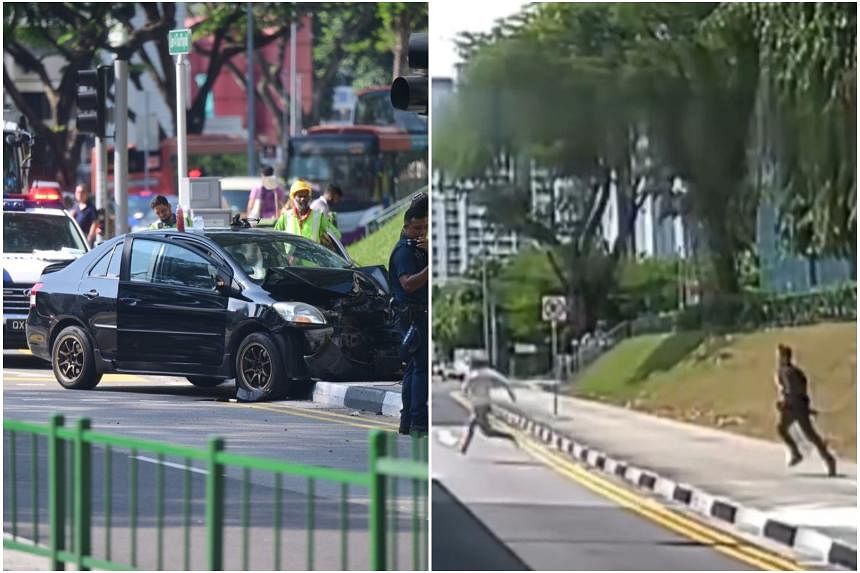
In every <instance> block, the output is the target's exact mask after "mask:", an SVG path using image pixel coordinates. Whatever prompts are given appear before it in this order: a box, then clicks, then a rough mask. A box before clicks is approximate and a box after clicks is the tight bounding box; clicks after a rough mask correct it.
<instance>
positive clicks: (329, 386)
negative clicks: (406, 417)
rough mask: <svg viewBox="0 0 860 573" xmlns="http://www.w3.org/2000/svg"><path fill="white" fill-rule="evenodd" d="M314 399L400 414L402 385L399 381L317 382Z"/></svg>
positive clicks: (359, 408) (383, 413)
mask: <svg viewBox="0 0 860 573" xmlns="http://www.w3.org/2000/svg"><path fill="white" fill-rule="evenodd" d="M312 400H313V401H314V402H316V403H318V404H322V405H323V406H329V407H332V408H352V409H353V410H363V411H365V412H371V413H373V414H381V415H383V416H400V408H401V385H400V383H398V382H317V383H316V384H314V391H313V397H312Z"/></svg>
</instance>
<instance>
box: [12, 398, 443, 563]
mask: <svg viewBox="0 0 860 573" xmlns="http://www.w3.org/2000/svg"><path fill="white" fill-rule="evenodd" d="M3 430H4V441H5V443H6V447H5V448H4V451H5V452H6V453H5V456H6V459H5V460H4V461H5V463H4V468H5V471H6V475H5V476H4V477H5V484H6V485H5V487H4V493H5V495H6V504H5V508H6V509H5V511H4V513H5V514H6V515H4V532H5V534H6V535H5V536H4V541H3V546H4V547H5V548H7V549H12V550H17V551H22V552H26V553H30V554H33V555H37V556H42V557H47V558H48V559H49V560H50V567H51V569H52V570H62V569H65V565H66V564H67V563H71V564H74V565H75V566H76V568H77V569H79V570H90V569H93V568H98V569H106V570H132V569H138V568H141V569H150V568H151V569H158V570H161V569H165V568H167V569H183V570H190V569H192V568H193V569H209V570H222V569H225V568H229V569H242V570H249V569H251V568H253V569H260V567H261V565H262V564H263V557H264V553H265V551H264V550H266V549H269V550H270V551H271V553H270V555H271V560H270V561H268V563H270V564H271V567H272V568H273V569H274V570H281V569H283V568H285V567H284V558H285V557H290V558H292V559H293V561H295V558H296V556H297V555H298V554H299V553H298V551H299V549H300V546H301V545H302V544H303V545H304V550H305V551H304V553H305V560H304V564H300V565H298V568H301V569H307V570H314V569H315V568H318V567H319V568H321V569H328V570H331V569H341V570H345V569H349V568H350V565H351V564H352V565H353V567H352V568H357V569H371V570H385V569H404V568H409V567H408V566H409V565H411V568H412V569H413V570H421V569H424V570H426V569H427V564H428V558H427V515H428V512H427V487H428V485H427V482H428V465H427V440H426V438H421V439H417V438H412V439H411V443H410V445H411V451H410V452H409V457H403V458H398V457H397V447H396V445H397V442H396V439H397V436H396V435H395V434H393V433H383V432H382V431H379V430H372V431H371V432H370V440H369V459H368V470H367V471H366V472H361V471H354V470H344V469H335V468H329V467H322V466H313V465H306V464H297V463H291V462H287V461H282V460H278V459H271V458H264V457H257V456H249V455H242V454H238V453H233V452H231V451H226V450H225V442H224V440H223V439H222V438H217V437H213V438H211V439H210V440H209V442H208V447H207V448H205V449H202V448H194V447H189V446H182V445H174V444H167V443H163V442H158V441H153V440H145V439H139V438H129V437H125V436H119V435H113V434H107V433H102V432H96V431H94V430H92V429H91V427H90V421H89V420H88V419H86V418H84V419H80V420H78V421H77V423H76V424H75V426H74V427H73V428H72V427H66V426H64V419H63V416H62V415H60V414H55V415H54V416H52V417H51V419H50V422H49V423H48V424H34V423H30V422H22V421H16V420H4V421H3ZM27 437H29V439H27ZM21 438H24V439H23V440H22V439H21ZM22 441H24V442H29V443H28V444H27V445H29V448H26V449H25V450H20V448H19V446H20V445H21V444H20V443H19V442H22ZM43 441H44V442H46V444H45V446H44V447H43V448H40V442H43ZM45 448H46V453H47V479H45V478H44V477H43V476H42V475H41V474H40V471H41V466H40V460H41V459H42V452H44V451H45ZM117 450H123V451H127V452H128V456H127V458H128V461H127V466H125V467H123V466H122V464H117V463H116V462H117V461H122V460H121V459H119V458H120V456H119V455H117ZM22 452H23V453H24V454H25V455H27V456H28V458H29V464H27V463H24V464H23V465H22V464H21V463H19V459H18V458H19V457H22V456H21V455H20V454H21V453H22ZM142 454H148V455H149V456H154V459H153V457H149V456H144V455H142ZM96 457H101V458H102V463H101V464H98V463H96V462H95V458H96ZM171 460H178V463H177V462H174V461H171ZM141 461H143V462H147V464H146V466H147V468H149V470H150V471H143V470H142V468H141V465H142V464H141V463H140V462H141ZM99 465H101V468H99V467H98V466H99ZM168 470H169V471H171V478H172V479H171V480H169V483H168V481H166V479H165V473H166V471H168ZM176 472H178V474H177V473H176ZM230 472H233V474H236V473H238V474H239V475H238V476H237V475H230ZM121 473H125V474H126V475H125V476H124V477H125V479H124V480H122V479H121V477H122V476H121V477H118V476H117V474H121ZM201 475H202V476H205V477H204V478H202V481H203V483H202V484H200V483H196V484H195V483H194V482H195V481H197V482H199V481H200V479H199V478H198V477H197V476H201ZM260 475H269V476H271V479H272V482H273V484H272V486H271V487H270V486H269V485H268V482H266V481H261V480H260V479H259V477H260ZM252 477H254V478H258V479H252ZM118 481H124V482H125V485H126V486H127V490H126V491H125V493H127V497H123V496H122V495H117V494H118V492H119V489H120V488H121V487H122V486H121V485H119V484H118V483H117V482H118ZM285 481H287V482H288V483H286V484H285V483H284V482H285ZM402 481H406V482H408V483H409V484H411V492H410V493H411V495H409V496H398V485H399V482H402ZM302 485H303V486H304V487H302ZM195 486H196V487H195ZM252 488H253V492H254V494H253V496H252ZM201 489H202V490H203V492H204V494H205V495H204V496H200V495H199V494H200V493H201V492H200V490H201ZM267 489H270V490H271V491H270V492H269V493H270V496H271V497H270V498H269V499H270V500H271V502H270V503H266V504H257V505H256V506H253V504H252V501H251V499H252V497H254V498H255V499H256V500H259V498H261V497H262V496H263V495H262V493H263V492H265V490H267ZM357 489H359V490H366V492H367V495H366V497H362V496H360V495H359V496H351V493H353V492H354V491H355V490H357ZM99 490H100V492H101V496H98V495H96V496H94V492H96V491H99ZM195 490H196V491H195ZM323 490H326V491H323ZM149 494H153V495H151V496H150V495H149ZM142 496H145V499H143V500H141V497H142ZM236 497H238V500H235V499H233V498H236ZM285 497H287V498H288V499H286V500H285ZM45 499H47V504H43V500H45ZM22 500H26V503H29V505H30V507H29V508H25V511H24V512H22V511H21V505H22V504H21V503H20V502H21V501H22ZM142 501H143V503H141V502H142ZM26 503H25V504H23V505H26ZM167 505H170V508H171V509H174V510H178V511H173V512H168V511H167V509H168V508H167V507H166V506H167ZM301 505H304V508H303V511H301V510H300V509H301V508H300V506H301ZM116 506H121V507H120V508H119V509H120V511H119V512H118V511H117V507H116ZM252 507H253V508H255V509H256V512H257V514H258V515H257V516H255V517H256V520H255V521H254V522H253V523H252V518H251V512H252ZM410 507H411V509H408V508H410ZM26 509H29V511H26ZM201 513H202V514H203V515H202V516H201V515H200V514H201ZM262 513H265V518H262V516H261V515H260V514H262ZM19 514H26V515H19ZM46 514H47V515H46ZM228 514H229V515H228ZM300 514H303V521H304V526H303V527H300V526H298V525H297V524H296V523H294V524H292V525H290V524H287V523H286V519H285V516H286V518H290V517H294V518H295V517H299V519H301V517H300ZM363 514H366V523H367V526H366V528H364V527H361V524H362V520H361V518H362V517H363V516H364V515H363ZM22 517H23V519H21V518H22ZM45 521H47V531H44V529H43V526H44V524H45ZM294 521H298V520H296V519H294ZM201 523H202V524H203V528H202V531H201V527H199V525H200V524H201ZM252 533H253V543H252V539H251V535H252ZM410 534H411V546H410V547H408V548H407V550H406V556H407V559H406V560H404V562H401V559H403V555H402V554H403V547H402V541H403V539H402V538H404V537H409V536H410ZM356 536H361V537H366V544H361V545H359V547H360V550H359V551H358V556H357V557H358V561H359V563H355V562H356V559H355V558H353V559H352V560H351V555H350V549H351V548H354V546H352V545H351V544H350V539H351V538H353V537H356ZM285 537H286V543H287V551H286V552H285V551H284V547H283V546H284V541H285ZM237 539H238V541H239V543H238V544H239V545H240V550H239V551H238V552H233V551H230V552H227V551H225V547H226V546H228V545H229V544H228V543H225V542H227V541H236V540H237ZM320 543H323V544H325V551H319V550H318V549H317V547H318V544H320ZM95 545H98V546H99V547H98V549H99V550H98V551H97V550H95V548H94V546H95ZM199 545H202V546H203V548H204V554H203V555H202V556H201V555H199V554H195V553H194V552H192V548H193V547H194V546H199ZM231 547H232V545H231ZM333 547H337V548H338V551H335V550H333V549H332V548H333ZM141 548H145V549H146V550H147V554H146V555H143V554H142V553H143V552H142V551H141ZM168 553H170V555H168ZM225 556H229V557H230V558H231V559H232V561H233V562H234V563H231V564H230V565H231V566H230V567H225ZM144 557H146V558H147V559H146V560H147V561H150V562H151V563H149V564H148V565H147V564H144V563H142V561H143V560H144V559H143V558H144ZM408 557H411V559H408ZM166 559H168V560H170V561H169V563H168V562H167V561H166ZM318 559H319V561H318ZM252 561H253V562H254V563H253V566H252ZM406 561H411V563H408V564H407V563H406ZM403 565H407V567H404V566H403ZM267 566H268V565H267Z"/></svg>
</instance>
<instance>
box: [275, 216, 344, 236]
mask: <svg viewBox="0 0 860 573" xmlns="http://www.w3.org/2000/svg"><path fill="white" fill-rule="evenodd" d="M275 230H276V231H286V232H287V233H291V234H293V235H299V236H301V237H304V238H306V239H310V240H311V241H314V242H316V243H319V242H320V236H321V234H322V233H325V232H326V231H329V232H331V233H332V234H333V235H334V236H336V237H338V238H340V231H338V229H337V227H334V226H333V225H332V224H331V222H330V221H329V220H328V218H326V216H325V215H323V214H322V212H321V211H316V210H313V209H311V215H310V217H308V218H307V219H306V220H305V223H304V225H302V224H300V223H299V219H298V217H296V214H295V213H294V212H293V211H292V210H289V211H287V212H286V213H283V214H282V215H281V217H280V218H279V219H278V220H277V222H276V223H275Z"/></svg>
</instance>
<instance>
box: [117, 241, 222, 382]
mask: <svg viewBox="0 0 860 573" xmlns="http://www.w3.org/2000/svg"><path fill="white" fill-rule="evenodd" d="M126 251H127V253H128V265H127V270H125V269H124V270H123V277H122V280H120V285H119V298H118V304H117V313H118V317H117V320H118V332H119V339H118V344H119V349H118V352H119V364H118V367H119V368H120V369H121V370H130V371H147V372H160V373H165V374H177V375H180V374H218V373H219V372H220V366H221V362H222V360H223V358H224V341H225V330H226V322H227V303H228V300H229V299H228V297H227V296H226V295H224V294H222V293H221V292H220V291H219V289H218V288H217V286H216V283H217V280H216V279H217V275H218V267H217V266H216V265H215V264H214V262H213V261H211V260H209V259H207V258H206V257H205V256H203V255H202V254H201V253H199V252H195V251H194V250H191V249H189V248H187V247H185V246H182V245H179V244H176V242H175V241H170V240H162V239H156V238H152V239H150V238H148V237H147V238H141V237H135V238H134V239H133V240H132V241H131V244H130V246H127V247H126Z"/></svg>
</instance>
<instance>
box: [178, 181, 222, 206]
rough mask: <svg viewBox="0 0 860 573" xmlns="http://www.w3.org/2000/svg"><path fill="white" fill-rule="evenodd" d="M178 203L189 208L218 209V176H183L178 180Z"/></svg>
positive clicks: (219, 200)
mask: <svg viewBox="0 0 860 573" xmlns="http://www.w3.org/2000/svg"><path fill="white" fill-rule="evenodd" d="M179 204H180V205H182V207H183V208H186V207H188V208H190V209H220V208H221V179H220V178H219V177H194V178H191V177H183V178H181V179H180V180H179Z"/></svg>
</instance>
